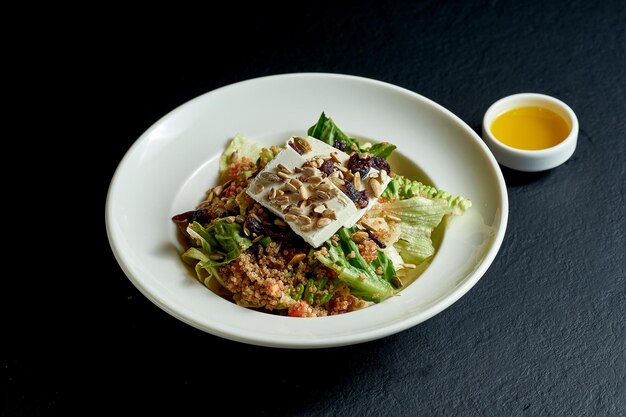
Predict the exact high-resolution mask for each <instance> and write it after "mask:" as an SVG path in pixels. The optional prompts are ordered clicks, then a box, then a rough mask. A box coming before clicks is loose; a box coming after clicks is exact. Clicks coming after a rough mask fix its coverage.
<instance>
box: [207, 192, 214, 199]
mask: <svg viewBox="0 0 626 417" xmlns="http://www.w3.org/2000/svg"><path fill="white" fill-rule="evenodd" d="M213 197H214V195H213V191H211V192H210V193H209V195H208V196H207V197H206V201H211V200H213Z"/></svg>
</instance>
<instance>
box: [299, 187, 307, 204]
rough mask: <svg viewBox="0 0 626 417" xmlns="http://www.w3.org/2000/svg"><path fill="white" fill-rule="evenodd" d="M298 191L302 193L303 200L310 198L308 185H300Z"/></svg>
mask: <svg viewBox="0 0 626 417" xmlns="http://www.w3.org/2000/svg"><path fill="white" fill-rule="evenodd" d="M298 191H299V193H300V199H301V201H302V202H304V201H306V200H308V199H309V192H308V191H307V189H306V187H300V189H299V190H298Z"/></svg>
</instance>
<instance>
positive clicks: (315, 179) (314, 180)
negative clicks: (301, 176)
mask: <svg viewBox="0 0 626 417" xmlns="http://www.w3.org/2000/svg"><path fill="white" fill-rule="evenodd" d="M322 181H323V180H322V177H320V176H317V175H314V176H312V177H309V178H307V180H306V182H310V183H311V184H319V183H320V182H322Z"/></svg>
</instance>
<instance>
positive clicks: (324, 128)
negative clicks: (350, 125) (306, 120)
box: [307, 112, 396, 159]
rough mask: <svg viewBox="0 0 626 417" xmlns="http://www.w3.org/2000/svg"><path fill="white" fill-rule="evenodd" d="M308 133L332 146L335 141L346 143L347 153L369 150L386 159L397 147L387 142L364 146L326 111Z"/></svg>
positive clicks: (368, 151)
mask: <svg viewBox="0 0 626 417" xmlns="http://www.w3.org/2000/svg"><path fill="white" fill-rule="evenodd" d="M307 133H308V135H309V136H312V137H314V138H316V139H319V140H321V141H322V142H325V143H327V144H329V145H330V146H335V142H336V141H338V140H340V141H342V142H343V143H344V144H345V145H346V148H345V149H346V152H347V153H351V152H367V153H369V154H370V155H373V156H380V157H381V158H384V159H386V158H387V157H388V156H389V155H391V152H393V151H394V149H396V146H395V145H392V144H390V143H387V142H382V143H376V144H374V145H372V146H370V147H362V146H361V144H360V143H359V141H358V140H356V139H354V138H351V137H349V136H348V135H346V134H345V133H343V132H342V131H341V129H339V127H337V125H336V124H335V122H333V119H331V118H330V117H328V116H326V114H325V113H324V112H322V114H321V115H320V118H319V119H318V120H317V123H315V124H314V125H313V126H311V127H310V128H309V130H308V132H307Z"/></svg>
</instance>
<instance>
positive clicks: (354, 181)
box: [352, 171, 361, 191]
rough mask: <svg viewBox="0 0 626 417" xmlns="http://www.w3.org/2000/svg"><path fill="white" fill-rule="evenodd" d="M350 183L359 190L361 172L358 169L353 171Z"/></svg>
mask: <svg viewBox="0 0 626 417" xmlns="http://www.w3.org/2000/svg"><path fill="white" fill-rule="evenodd" d="M352 184H354V188H356V189H357V190H359V191H361V173H360V172H359V171H357V172H355V173H354V177H353V178H352Z"/></svg>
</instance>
